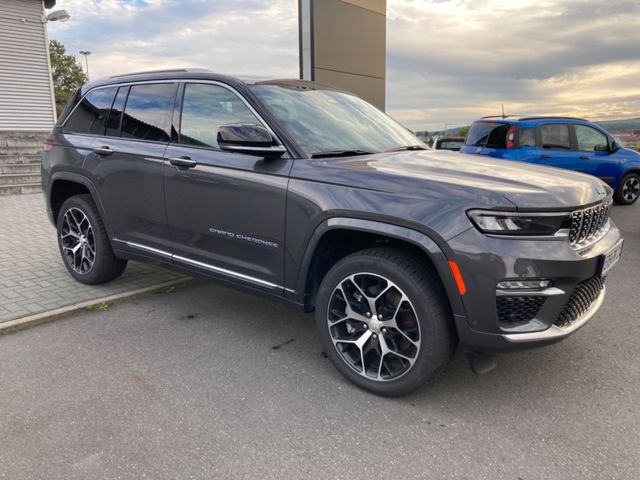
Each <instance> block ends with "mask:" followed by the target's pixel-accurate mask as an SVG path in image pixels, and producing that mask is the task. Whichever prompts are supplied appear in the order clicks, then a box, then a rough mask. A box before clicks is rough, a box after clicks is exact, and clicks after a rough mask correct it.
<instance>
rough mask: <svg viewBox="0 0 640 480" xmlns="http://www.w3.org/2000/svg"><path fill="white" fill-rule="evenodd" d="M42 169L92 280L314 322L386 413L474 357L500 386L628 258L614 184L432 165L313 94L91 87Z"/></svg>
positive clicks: (200, 74) (154, 82)
mask: <svg viewBox="0 0 640 480" xmlns="http://www.w3.org/2000/svg"><path fill="white" fill-rule="evenodd" d="M42 169H43V176H42V178H43V188H44V192H45V196H46V199H47V202H48V207H49V214H50V217H51V220H52V221H53V223H54V224H55V225H56V227H57V230H58V242H59V247H60V252H61V254H62V258H63V261H64V263H65V265H66V267H67V269H68V270H69V273H70V274H71V275H72V276H73V277H74V278H76V279H77V280H78V281H80V282H82V283H87V284H96V283H102V282H107V281H109V280H113V279H114V278H116V277H117V276H118V275H120V274H121V273H122V272H123V270H124V269H125V266H126V263H127V260H129V259H131V260H143V261H145V260H146V261H156V262H162V263H164V264H166V265H170V266H171V267H173V268H179V269H181V270H183V271H186V272H189V273H191V274H194V275H196V274H197V275H204V276H207V277H210V278H214V279H216V280H219V281H222V282H225V283H227V284H231V285H235V286H239V287H243V288H246V289H249V290H252V291H255V292H260V293H263V294H267V295H271V296H273V297H277V298H280V299H284V300H286V301H289V302H292V303H295V304H299V305H300V306H302V307H304V309H305V310H306V311H308V312H310V311H315V321H316V324H317V327H318V332H319V334H320V339H321V341H322V345H323V347H324V349H325V351H326V353H327V355H328V356H329V358H330V359H331V360H332V361H333V363H334V364H335V366H336V368H337V369H338V370H339V371H340V372H341V373H342V374H343V375H344V376H345V377H347V378H348V379H349V380H351V381H352V382H353V383H355V384H357V385H358V386H360V387H363V388H365V389H368V390H370V391H372V392H375V393H378V394H382V395H401V394H404V393H406V392H409V391H411V390H412V389H414V388H416V387H418V386H419V385H421V384H422V383H423V382H425V381H426V380H427V379H429V378H431V377H433V376H434V375H435V374H436V373H437V372H438V371H440V370H441V369H442V368H443V367H444V366H445V365H446V364H447V362H448V361H449V359H450V358H451V355H452V353H453V351H454V349H455V347H456V345H457V344H460V345H461V347H462V348H463V349H464V351H465V352H466V353H467V355H468V356H469V359H470V363H471V366H472V368H474V370H476V371H483V370H486V369H488V368H491V367H492V366H493V361H492V358H493V357H492V355H493V354H494V353H496V352H499V351H504V350H512V349H518V348H524V347H533V346H538V345H544V344H548V343H552V342H555V341H557V340H559V339H561V338H563V337H566V336H567V335H569V334H571V333H572V332H574V331H575V330H577V329H578V328H580V327H581V326H582V325H584V324H585V323H586V322H587V321H588V320H589V319H590V318H591V317H593V315H594V314H595V313H596V311H597V310H598V309H599V308H600V306H601V305H602V302H603V299H604V294H605V287H604V284H605V278H606V276H607V273H608V272H609V271H610V269H611V267H612V266H613V265H614V264H615V263H616V261H617V260H618V259H619V258H620V255H621V251H622V238H621V236H620V232H619V231H618V229H617V228H616V227H615V225H614V224H613V222H612V221H611V220H610V218H609V210H610V208H611V196H612V191H611V189H610V188H609V187H608V186H606V185H604V184H603V183H602V182H601V181H600V180H597V179H595V178H593V177H589V176H586V175H582V174H579V173H574V172H569V171H565V170H557V169H552V168H547V167H540V166H534V165H526V164H518V163H514V162H509V161H501V160H497V159H493V158H481V157H478V158H472V157H465V158H464V159H462V158H461V157H460V155H458V154H455V153H450V152H434V151H431V150H427V149H426V146H425V145H424V144H423V143H421V142H420V141H419V140H417V139H416V137H414V136H413V135H412V134H411V133H410V132H409V131H407V130H406V129H405V128H403V127H402V126H400V125H398V124H397V123H395V122H394V121H393V120H391V119H390V118H389V117H387V116H386V115H384V114H383V113H382V112H380V111H379V110H377V109H375V108H374V107H372V106H371V105H369V104H368V103H366V102H364V101H363V100H361V99H359V98H357V97H355V96H353V95H351V94H349V93H347V92H344V91H340V90H337V89H334V88H330V87H326V86H322V85H318V84H315V83H309V82H303V81H298V80H291V81H267V82H253V83H249V82H242V81H240V80H238V79H236V78H231V77H227V76H221V75H216V74H213V73H210V72H206V71H200V70H198V71H195V70H173V71H162V72H148V73H141V74H131V75H126V76H118V77H111V78H107V79H103V80H99V81H96V82H93V83H91V84H88V85H86V86H84V87H83V88H82V89H81V90H80V91H78V92H77V93H76V95H75V97H74V98H73V99H72V101H71V102H70V103H69V105H68V106H67V107H66V109H65V111H64V113H63V114H62V115H61V118H60V121H59V122H58V124H57V125H56V127H55V129H54V131H53V133H52V134H51V136H50V137H49V138H48V139H47V140H46V141H45V153H44V155H43V161H42ZM239 308H242V307H241V306H239Z"/></svg>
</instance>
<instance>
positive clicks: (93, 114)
mask: <svg viewBox="0 0 640 480" xmlns="http://www.w3.org/2000/svg"><path fill="white" fill-rule="evenodd" d="M115 93H116V87H109V88H96V89H95V90H91V91H90V92H89V93H88V94H87V95H85V97H84V98H83V99H82V101H81V102H80V104H79V105H78V106H77V108H76V109H75V110H74V111H73V113H72V114H71V116H70V117H69V120H67V123H65V125H64V130H65V131H66V132H73V133H88V134H94V135H104V129H105V126H106V121H107V115H108V113H109V108H111V102H113V96H114V95H115Z"/></svg>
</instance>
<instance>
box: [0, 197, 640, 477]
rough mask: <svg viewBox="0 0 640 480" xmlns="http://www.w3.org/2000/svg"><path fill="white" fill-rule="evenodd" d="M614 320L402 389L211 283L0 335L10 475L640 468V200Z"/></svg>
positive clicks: (3, 456) (576, 472)
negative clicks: (342, 368)
mask: <svg viewBox="0 0 640 480" xmlns="http://www.w3.org/2000/svg"><path fill="white" fill-rule="evenodd" d="M614 217H616V218H617V219H618V221H619V222H620V223H621V224H622V226H623V229H624V231H625V235H626V239H627V245H626V251H625V256H624V261H623V262H622V264H621V265H620V266H619V267H618V268H617V269H616V271H614V273H612V275H611V278H610V280H609V292H608V298H607V300H606V302H605V306H604V307H603V309H602V311H601V313H599V314H598V315H597V317H596V318H594V319H593V320H592V321H591V322H590V323H589V324H588V325H587V326H586V327H584V328H583V329H582V330H581V331H580V332H579V333H577V334H576V335H574V336H573V337H571V338H569V339H567V340H565V341H564V342H562V343H560V344H557V345H554V346H551V347H548V348H544V349H537V350H531V351H527V352H521V353H518V354H512V355H505V356H502V357H501V358H500V365H499V368H498V369H496V370H494V371H492V372H491V373H489V374H487V375H483V376H476V375H474V374H472V373H471V372H470V371H469V369H468V368H467V366H466V361H465V359H464V358H463V356H461V355H459V354H458V355H457V356H456V358H455V360H454V362H453V364H452V365H451V367H450V368H449V369H448V371H447V372H446V374H445V376H444V377H442V378H441V379H439V380H438V381H436V382H434V383H433V384H431V385H427V386H425V387H424V388H423V389H421V390H420V391H418V392H416V393H414V394H412V395H409V396H407V397H404V398H400V399H385V398H379V397H375V396H373V395H371V394H368V393H365V392H363V391H361V390H358V389H357V388H355V387H353V386H351V385H350V384H348V383H347V382H346V381H344V380H343V379H342V377H340V376H339V374H338V373H337V372H336V371H335V370H334V369H333V367H332V366H331V365H330V363H329V361H328V360H327V359H326V358H324V357H323V355H322V354H321V348H320V345H319V343H318V340H317V338H316V335H315V332H314V329H313V326H312V324H311V322H310V317H306V316H304V315H303V314H301V313H300V312H299V311H298V310H297V309H293V308H290V307H288V306H283V305H280V304H275V303H272V302H270V301H268V300H265V299H262V298H256V297H252V296H249V295H245V294H243V293H238V292H235V291H232V290H228V289H225V288H221V287H217V286H214V285H210V284H195V285H192V286H183V287H179V288H178V289H177V290H176V291H174V292H173V293H169V294H166V295H155V296H148V297H144V298H139V299H137V300H134V301H129V302H125V303H121V304H116V305H114V306H113V307H111V308H110V309H109V310H107V311H106V312H93V313H90V312H82V313H80V314H77V315H76V316H74V317H73V318H69V319H66V320H61V321H58V322H55V323H52V324H47V325H44V326H40V327H37V328H34V329H31V330H26V331H22V332H17V333H14V334H11V335H7V336H4V337H0V365H2V369H0V439H2V444H1V448H0V478H10V479H14V478H30V479H31V478H43V479H58V478H60V479H63V478H64V479H83V480H86V479H104V478H107V479H115V478H123V479H129V478H131V479H134V478H135V479H139V478H152V479H161V478H180V479H183V478H184V479H186V478H222V479H226V478H238V479H246V478H255V479H270V478H273V479H285V478H286V479H288V478H313V479H321V478H327V479H334V478H340V479H360V478H362V479H365V478H366V479H374V478H387V479H405V478H433V479H491V480H495V479H503V478H504V479H512V480H518V479H523V480H532V479H561V480H568V479H580V480H585V479H599V480H600V479H636V478H640V435H639V434H638V432H640V409H639V408H638V399H639V398H640V353H639V349H638V345H639V343H640V341H639V340H640V310H639V307H638V293H639V290H638V272H639V271H640V205H637V206H634V207H631V208H624V209H623V208H616V209H615V211H614Z"/></svg>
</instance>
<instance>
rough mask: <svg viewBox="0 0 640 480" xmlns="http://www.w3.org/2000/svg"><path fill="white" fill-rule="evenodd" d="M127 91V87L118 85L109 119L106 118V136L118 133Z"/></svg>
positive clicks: (113, 135) (117, 134) (114, 135)
mask: <svg viewBox="0 0 640 480" xmlns="http://www.w3.org/2000/svg"><path fill="white" fill-rule="evenodd" d="M127 93H129V87H120V88H119V89H118V94H117V95H116V99H115V100H114V101H113V106H112V107H111V113H109V120H107V131H106V135H107V136H108V137H117V136H119V135H120V122H121V121H122V112H123V110H124V102H126V101H127Z"/></svg>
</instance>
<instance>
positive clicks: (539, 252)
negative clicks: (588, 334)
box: [449, 222, 621, 353]
mask: <svg viewBox="0 0 640 480" xmlns="http://www.w3.org/2000/svg"><path fill="white" fill-rule="evenodd" d="M620 240H621V235H620V231H619V230H618V228H617V227H616V226H615V225H614V224H613V222H611V228H610V230H609V231H608V232H607V234H606V235H605V236H604V237H602V238H601V239H600V240H599V241H598V242H596V243H595V244H593V245H591V246H590V247H588V249H585V250H583V251H580V252H579V251H576V250H574V249H573V248H572V247H571V246H570V245H569V244H568V242H566V241H565V240H563V239H545V240H530V239H527V240H520V239H517V238H495V237H490V236H487V235H484V234H482V233H481V232H479V231H478V230H476V229H475V228H473V229H470V230H467V231H466V232H464V233H462V234H460V235H458V236H457V237H455V238H453V239H451V240H450V241H449V245H450V247H451V248H452V249H453V251H454V255H455V258H454V260H455V261H456V262H457V263H458V266H459V268H460V270H461V272H462V276H463V277H464V281H465V284H466V286H467V292H466V293H465V295H464V296H463V297H462V302H463V305H464V309H465V314H466V315H465V316H461V315H457V316H455V320H456V326H457V330H458V336H459V338H460V343H461V345H462V347H463V348H464V349H465V350H468V351H477V352H485V353H493V352H499V351H505V350H514V349H521V348H530V347H537V346H541V345H546V344H550V343H554V342H557V341H559V340H561V339H562V338H565V337H567V336H568V335H571V334H572V333H573V332H575V331H576V330H578V329H579V328H581V327H582V326H584V325H585V324H586V323H587V322H588V321H589V320H591V319H592V318H593V316H594V315H595V314H596V312H597V311H598V310H599V308H600V307H601V306H602V303H603V302H604V297H605V291H606V290H605V288H604V287H602V288H601V290H599V291H597V292H594V294H593V296H592V297H591V298H589V303H588V304H587V305H585V304H584V302H583V303H582V305H581V306H582V307H583V308H582V309H581V310H580V312H579V315H577V316H576V318H575V319H574V320H573V321H571V322H569V323H568V324H567V323H563V322H560V318H561V313H563V314H564V313H565V312H566V309H565V307H568V306H569V305H570V304H569V302H570V301H571V302H573V301H574V300H575V298H574V297H575V296H574V297H572V295H574V292H576V295H579V291H580V288H582V287H581V286H582V285H585V284H589V283H590V282H592V281H593V280H594V279H596V280H597V278H598V277H599V272H600V265H601V261H602V255H604V254H605V253H607V252H609V251H610V250H611V249H612V248H614V247H615V246H616V245H617V244H618V243H619V242H620ZM527 279H529V280H531V279H545V280H551V281H552V282H553V287H551V288H546V289H543V290H540V291H534V292H531V291H523V292H519V291H510V292H504V291H503V290H498V289H497V288H496V287H497V284H498V282H501V281H504V280H527ZM505 295H512V296H518V295H521V296H522V297H521V298H525V300H526V297H527V296H536V297H537V298H538V299H540V302H539V304H536V306H535V309H534V310H535V314H534V315H532V316H531V317H530V318H527V319H526V321H513V322H511V321H504V310H502V311H499V310H500V307H499V305H500V302H499V301H498V299H499V298H500V297H501V296H502V297H503V298H504V296H505ZM502 305H503V304H502Z"/></svg>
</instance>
